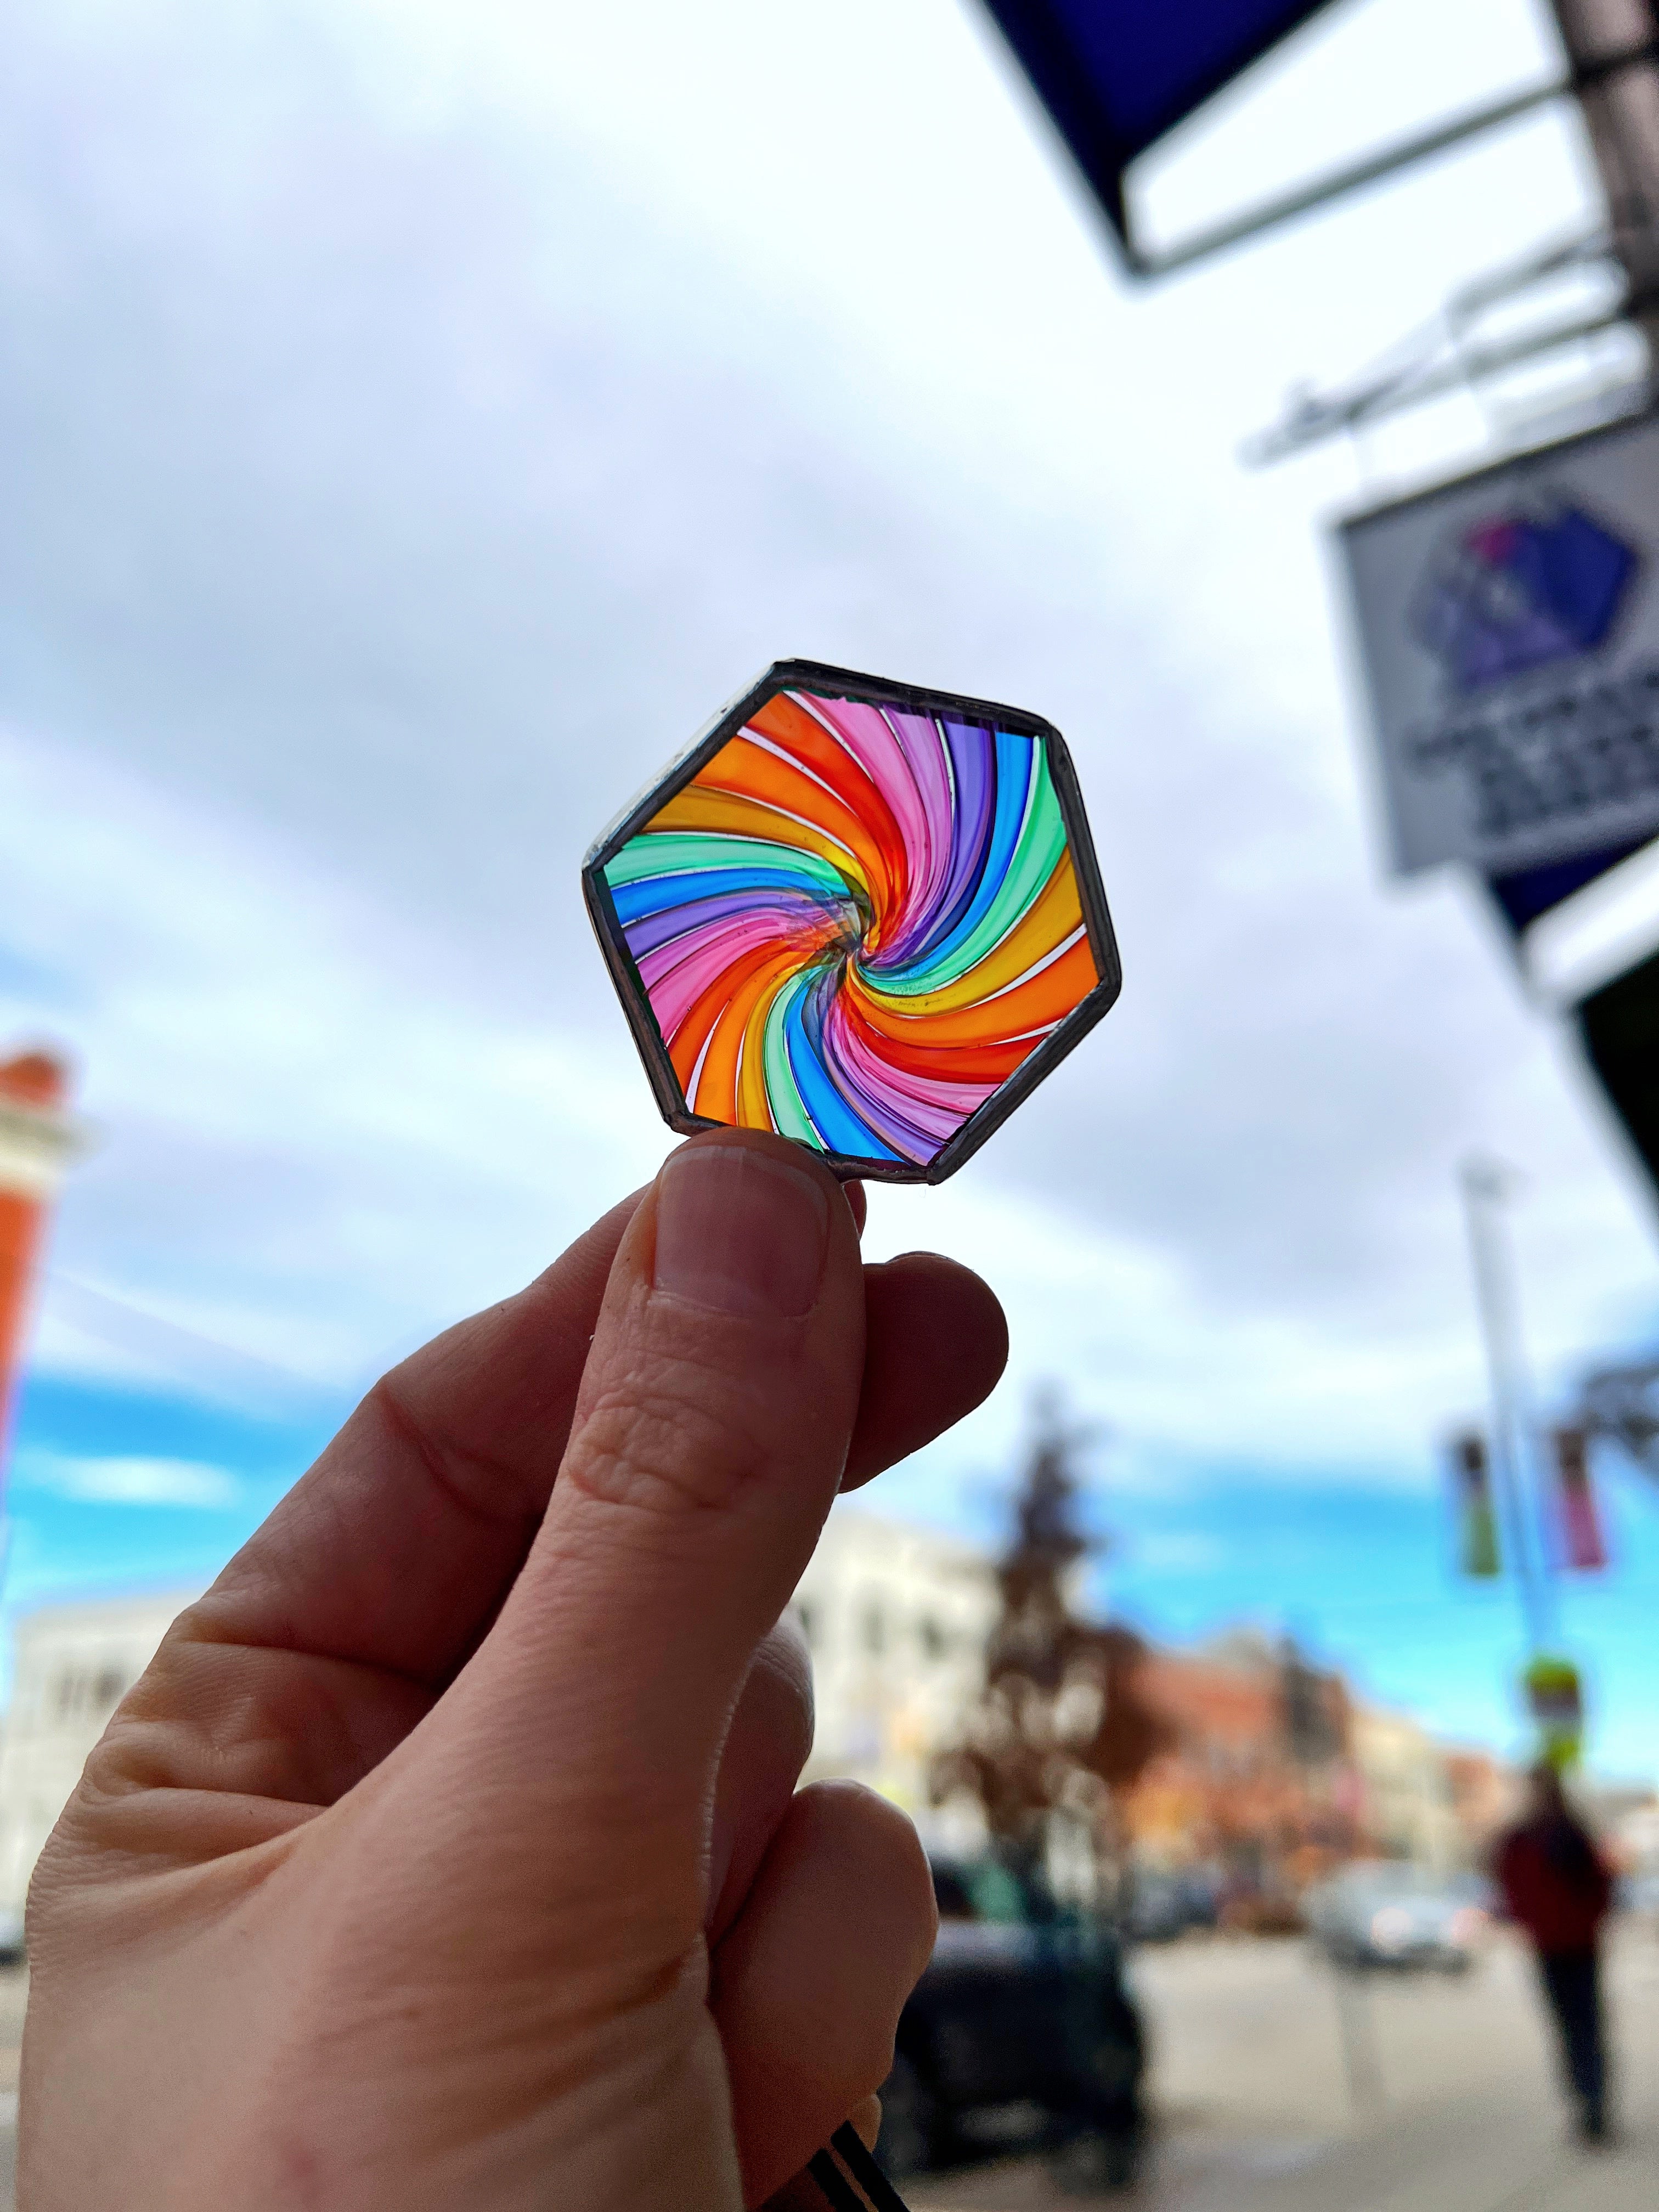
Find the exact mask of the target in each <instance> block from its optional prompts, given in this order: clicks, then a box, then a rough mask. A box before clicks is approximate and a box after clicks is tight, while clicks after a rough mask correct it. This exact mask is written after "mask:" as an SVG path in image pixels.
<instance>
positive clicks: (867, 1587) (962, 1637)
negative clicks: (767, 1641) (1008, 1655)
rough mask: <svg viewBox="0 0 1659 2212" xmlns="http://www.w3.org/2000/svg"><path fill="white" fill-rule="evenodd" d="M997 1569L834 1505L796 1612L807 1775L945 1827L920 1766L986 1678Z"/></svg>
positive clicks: (930, 1535) (972, 1550) (939, 1541)
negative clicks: (807, 1726) (812, 1723)
mask: <svg viewBox="0 0 1659 2212" xmlns="http://www.w3.org/2000/svg"><path fill="white" fill-rule="evenodd" d="M997 1609H998V1594H997V1583H996V1576H995V1572H994V1569H993V1566H992V1564H991V1561H990V1559H989V1558H988V1557H987V1554H986V1553H984V1552H982V1551H981V1550H979V1549H978V1548H977V1547H975V1546H974V1545H971V1544H967V1543H963V1542H962V1541H959V1540H958V1539H957V1538H954V1537H951V1536H946V1535H942V1534H939V1532H937V1531H936V1530H933V1529H926V1528H914V1527H910V1526H908V1525H905V1524H903V1523H902V1522H894V1521H888V1520H885V1519H884V1518H882V1517H881V1516H878V1515H876V1514H873V1513H867V1512H862V1511H860V1510H857V1509H849V1508H848V1507H845V1506H842V1507H839V1508H837V1510H836V1511H835V1512H834V1513H832V1514H831V1515H830V1516H829V1522H828V1524H827V1526H826V1527H825V1528H824V1532H823V1537H822V1539H821V1540H820V1541H819V1544H818V1547H817V1551H816V1552H815V1553H814V1554H813V1556H812V1559H811V1564H810V1565H809V1566H808V1567H807V1570H806V1572H805V1574H804V1575H803V1576H802V1577H801V1580H800V1586H799V1589H797V1591H796V1593H795V1600H794V1605H793V1612H794V1614H795V1618H796V1620H798V1621H799V1625H800V1626H801V1629H802V1630H803V1632H804V1633H805V1638H806V1641H807V1644H808V1647H809V1648H810V1650H811V1654H812V1679H813V1689H814V1695H815V1699H816V1704H817V1722H816V1727H815V1731H814V1735H813V1743H812V1756H811V1761H810V1763H809V1764H808V1766H807V1769H806V1779H807V1780H809V1781H817V1780H820V1779H826V1778H831V1777H836V1776H842V1777H846V1778H850V1779H852V1780H854V1781H859V1782H863V1783H866V1784H868V1785H869V1786H870V1787H871V1788H872V1789H875V1790H880V1791H881V1792H882V1793H883V1795H884V1796H888V1797H890V1798H891V1799H892V1800H893V1801H894V1802H895V1803H896V1804H898V1805H901V1806H902V1807H903V1808H904V1810H905V1811H906V1812H907V1813H908V1814H910V1815H911V1816H912V1818H913V1819H915V1820H918V1821H919V1822H920V1823H921V1825H922V1826H923V1827H924V1828H927V1827H930V1826H931V1827H933V1828H935V1829H939V1830H950V1829H951V1827H952V1826H953V1823H952V1821H951V1820H950V1819H949V1818H946V1819H945V1820H943V1821H941V1820H940V1818H939V1815H938V1814H937V1812H936V1810H935V1808H933V1807H932V1806H931V1805H930V1803H929V1797H928V1771H929V1768H930V1766H931V1765H932V1762H933V1756H934V1754H935V1753H937V1752H938V1751H939V1748H940V1747H941V1746H943V1745H945V1744H946V1743H948V1742H950V1741H951V1739H952V1736H953V1735H954V1733H955V1732H956V1730H957V1729H959V1728H960V1726H961V1723H962V1717H963V1714H964V1713H965V1712H966V1711H967V1710H968V1708H969V1705H971V1704H972V1702H973V1700H974V1699H975V1696H976V1695H977V1693H978V1691H979V1688H980V1686H981V1682H982V1681H983V1680H984V1671H985V1647H986V1644H987V1639H988V1638H989V1636H990V1633H991V1630H992V1628H993V1626H994V1623H995V1620H996V1617H997Z"/></svg>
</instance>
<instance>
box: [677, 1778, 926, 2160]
mask: <svg viewBox="0 0 1659 2212" xmlns="http://www.w3.org/2000/svg"><path fill="white" fill-rule="evenodd" d="M937 1924H938V1923H937V1915H936V1913H935V1911H934V1906H933V1885H932V1883H931V1881H929V1879H928V1874H927V1860H926V1859H925V1858H924V1857H923V1856H922V1851H921V1844H919V1843H918V1842H917V1840H916V1833H915V1829H914V1828H913V1827H912V1826H910V1823H909V1822H908V1820H906V1819H905V1818H904V1815H903V1814H902V1813H900V1812H898V1811H897V1810H896V1808H894V1807H893V1806H891V1805H890V1804H888V1802H886V1800H885V1799H884V1798H881V1797H878V1796H876V1795H875V1794H874V1792H873V1791H871V1790H861V1789H860V1788H859V1786H858V1785H857V1784H854V1783H847V1782H823V1783H817V1784H813V1785H812V1786H811V1788H810V1789H806V1790H802V1791H800V1793H799V1795H798V1796H796V1797H795V1798H794V1799H793V1801H792V1802H791V1804H790V1807H789V1811H788V1814H787V1816H786V1818H785V1820H784V1821H783V1822H782V1824H781V1826H780V1828H779V1830H778V1832H777V1834H776V1836H775V1838H774V1839H773V1843H772V1846H771V1849H770V1850H769V1851H768V1852H767V1855H766V1857H765V1860H764V1861H763V1864H762V1866H761V1869H760V1872H759V1874H758V1875H757V1878H756V1881H755V1885H754V1887H753V1888H752V1890H751V1891H750V1895H749V1899H748V1902H747V1903H746V1904H745V1905H744V1909H743V1911H742V1912H741V1914H740V1915H739V1916H738V1919H737V1921H736V1923H734V1924H733V1926H732V1929H731V1931H730V1933H729V1934H728V1935H727V1936H726V1938H725V1940H724V1941H723V1942H721V1944H720V1947H719V1948H718V1949H717V1950H716V1952H715V1954H714V1984H713V1989H712V1992H711V1996H710V2006H711V2008H712V2010H713V2012H714V2021H715V2024H716V2026H717V2027H719V2029H720V2040H721V2042H722V2043H723V2045H725V2049H726V2074H727V2076H728V2078H729V2080H730V2081H731V2085H732V2118H733V2124H734V2126H735V2128H736V2132H737V2139H738V2157H739V2158H740V2160H742V2164H743V2175H744V2203H749V2204H754V2203H760V2202H761V2201H762V2200H763V2199H764V2198H765V2197H767V2196H768V2195H769V2193H770V2192H771V2191H774V2190H775V2189H777V2188H778V2187H779V2186H780V2185H781V2184H782V2183H783V2182H785V2181H787V2179H789V2177H790V2176H791V2175H793V2174H795V2173H797V2172H799V2170H800V2168H801V2167H802V2166H805V2163H806V2161H807V2160H808V2159H809V2158H811V2155H812V2154H813V2152H814V2151H816V2150H817V2149H818V2148H820V2147H821V2146H822V2145H823V2144H824V2143H826V2142H829V2137H830V2136H831V2135H832V2134H833V2133H834V2132H835V2130H836V2129H837V2128H838V2127H839V2126H840V2125H841V2124H842V2121H843V2120H845V2119H846V2118H847V2117H848V2114H849V2113H850V2112H854V2111H856V2110H857V2109H858V2108H859V2107H860V2106H861V2105H862V2104H863V2103H864V2100H866V2098H870V2097H872V2096H873V2095H874V2094H875V2093H876V2091H877V2090H878V2089H879V2088H880V2087H881V2085H882V2083H883V2082H884V2081H885V2080H886V2078H887V2075H888V2074H889V2072H890V2069H891V2067H892V2063H893V2037H894V2034H895V2032H896V2029H897V2027H898V2017H899V2014H900V2012H901V2011H902V2009H903V2006H904V2001H905V1999H906V1997H907V1996H908V1995H909V1994H910V1991H911V1990H912V1989H913V1988H914V1987H915V1984H916V1980H917V1978H918V1977H919V1976H920V1974H921V1970H922V1968H923V1967H924V1966H926V1965H927V1960H928V1957H929V1955H930V1954H931V1953H932V1950H933V1936H934V1932H935V1929H936V1927H937Z"/></svg>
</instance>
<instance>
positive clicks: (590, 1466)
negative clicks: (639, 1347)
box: [561, 1359, 776, 1515]
mask: <svg viewBox="0 0 1659 2212" xmlns="http://www.w3.org/2000/svg"><path fill="white" fill-rule="evenodd" d="M767 1428H768V1424H767V1423H766V1422H765V1420H764V1419H763V1418H762V1417H761V1414H760V1412H759V1409H758V1408H757V1407H756V1405H755V1404H754V1402H753V1400H752V1399H751V1397H750V1395H749V1394H748V1393H747V1392H746V1391H745V1390H744V1388H743V1386H742V1385H741V1383H738V1382H736V1381H734V1380H732V1378H728V1377H726V1376H711V1375H710V1373H709V1371H708V1369H707V1368H706V1367H704V1366H702V1365H701V1364H696V1363H694V1362H692V1361H690V1360H685V1359H677V1360H669V1361H665V1362H660V1363H658V1364H654V1365H653V1370H652V1371H651V1373H650V1374H649V1375H648V1376H633V1377H629V1379H628V1380H627V1381H625V1382H621V1383H616V1384H612V1385H609V1386H606V1387H605V1388H603V1389H601V1390H600V1392H599V1395H597V1396H596V1397H595V1399H594V1401H593V1402H592V1405H591V1407H589V1408H588V1410H587V1413H586V1419H584V1420H583V1422H582V1425H581V1427H580V1431H579V1432H578V1433H577V1434H576V1435H575V1436H574V1437H573V1438H572V1439H571V1442H570V1445H569V1448H568V1450H567V1452H566V1454H565V1460H564V1466H563V1468H562V1471H561V1472H562V1479H563V1480H566V1481H568V1482H569V1483H570V1484H571V1485H572V1486H574V1488H576V1489H577V1490H580V1491H581V1492H584V1493H585V1494H586V1495H587V1496H589V1497H591V1498H596V1499H598V1500H599V1501H600V1502H601V1503H604V1504H611V1505H623V1506H628V1507H631V1508H635V1509H636V1510H641V1511H643V1512H646V1513H648V1514H653V1515H673V1514H678V1513H684V1512H688V1511H690V1512H705V1511H713V1512H724V1511H729V1510H731V1509H732V1507H733V1506H735V1505H736V1504H738V1503H739V1502H740V1500H741V1499H742V1498H743V1497H744V1494H745V1493H746V1492H749V1491H750V1490H751V1489H752V1488H753V1487H754V1486H756V1485H757V1483H758V1482H759V1481H760V1480H761V1479H762V1478H763V1476H764V1475H765V1474H767V1472H768V1471H769V1468H770V1467H771V1466H772V1464H773V1462H774V1460H775V1456H776V1447H775V1442H774V1440H773V1439H772V1438H771V1437H769V1435H768V1433H767Z"/></svg>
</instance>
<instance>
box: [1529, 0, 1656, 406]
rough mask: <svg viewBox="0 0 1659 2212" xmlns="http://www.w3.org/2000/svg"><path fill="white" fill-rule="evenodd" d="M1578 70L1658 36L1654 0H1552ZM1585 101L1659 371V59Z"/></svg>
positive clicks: (1634, 307)
mask: <svg viewBox="0 0 1659 2212" xmlns="http://www.w3.org/2000/svg"><path fill="white" fill-rule="evenodd" d="M1552 6H1553V10H1554V15H1555V21H1556V25H1557V27H1558V28H1559V31H1560V33H1561V43H1562V44H1563V46H1565V48H1566V51H1567V58H1568V60H1569V62H1571V64H1572V67H1573V69H1574V70H1594V69H1595V67H1596V66H1597V64H1601V63H1605V62H1606V61H1607V60H1608V59H1609V58H1611V57H1613V56H1615V55H1618V54H1627V53H1634V52H1639V51H1640V50H1642V49H1643V48H1644V47H1650V46H1653V45H1654V43H1655V41H1656V40H1659V20H1656V15H1655V10H1654V8H1653V5H1652V0H1552ZM1577 99H1578V105H1579V107H1580V109H1581V111H1582V112H1583V118H1584V127H1585V129H1586V130H1587V131H1589V141H1590V147H1591V149H1592V151H1593V152H1594V154H1595V166H1596V168H1597V169H1598V171H1599V172H1600V173H1601V189H1602V191H1603V192H1604V193H1605V194H1606V196H1607V222H1608V226H1609V228H1610V229H1611V232H1612V235H1613V252H1614V253H1615V254H1616V256H1617V257H1618V258H1619V260H1620V263H1621V264H1623V267H1624V270H1625V274H1626V277H1627V278H1628V280H1629V283H1630V299H1631V316H1630V319H1631V321H1632V322H1633V323H1634V324H1635V325H1636V326H1637V328H1638V330H1640V331H1641V332H1642V334H1643V336H1644V337H1645V338H1646V340H1647V342H1648V368H1649V373H1650V375H1651V374H1655V373H1656V372H1659V58H1652V59H1648V60H1644V61H1642V62H1637V63H1632V64H1631V65H1630V66H1629V67H1628V68H1626V69H1621V70H1614V71H1613V72H1612V73H1611V74H1609V75H1607V76H1601V77H1598V78H1596V79H1595V82H1591V83H1589V84H1586V85H1584V86H1583V88H1581V89H1580V91H1579V93H1578V95H1577Z"/></svg>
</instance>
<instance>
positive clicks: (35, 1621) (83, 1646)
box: [0, 1590, 196, 1923]
mask: <svg viewBox="0 0 1659 2212" xmlns="http://www.w3.org/2000/svg"><path fill="white" fill-rule="evenodd" d="M194 1595H196V1593H195V1592H194V1591H188V1590H186V1591H174V1592H171V1593H168V1594H167V1595H161V1594H157V1595H146V1596H139V1597H115V1598H98V1599H93V1600H88V1601H87V1602H86V1603H84V1604H80V1605H46V1606H41V1607H39V1608H38V1609H37V1610H36V1611H34V1612H33V1613H24V1614H22V1615H21V1616H20V1618H19V1619H18V1620H17V1622H16V1625H15V1630H14V1632H13V1667H12V1689H11V1703H10V1705H9V1706H8V1707H7V1709H6V1717H5V1728H4V1733H3V1735H0V1923H13V1922H15V1917H17V1916H21V1912H22V1910H23V1902H24V1899H25V1898H26V1897H27V1894H28V1886H29V1876H30V1875H32V1874H33V1871H34V1862H35V1861H36V1859H37V1858H39V1857H40V1851H41V1849H42V1847H43V1845H44V1844H45V1843H46V1838H47V1837H48V1836H49V1835H50V1834H51V1833H52V1828H53V1826H55V1825H56V1822H57V1820H58V1814H60V1813H61V1812H62V1811H63V1809H64V1805H65V1804H66V1803H67V1802H68V1801H69V1797H70V1792H71V1791H72V1790H74V1788H75V1785H76V1783H77V1782H78V1781H79V1779H80V1778H81V1770H82V1767H83V1766H84V1765H86V1762H87V1757H88V1753H89V1752H90V1751H91V1750H92V1747H93V1746H94V1744H95V1743H96V1742H97V1741H98V1739H99V1737H100V1735H102V1734H103V1732H104V1728H105V1724H106V1722H107V1721H108V1719H109V1717H110V1715H111V1714H112V1712H113V1711H115V1708H116V1706H117V1705H118V1704H119V1703H120V1701H121V1699H123V1698H124V1697H125V1695H126V1693H127V1692H128V1690H129V1689H130V1688H131V1686H132V1685H133V1683H134V1682H136V1681H137V1679H138V1677H139V1676H140V1674H143V1671H144V1669H145V1668H146V1667H148V1666H149V1662H150V1661H151V1659H152V1658H153V1657H154V1656H155V1650H156V1647H157V1645H158V1644H160V1643H161V1638H162V1637H163V1636H164V1635H165V1634H166V1633H167V1629H168V1627H169V1626H170V1625H171V1623H172V1622H173V1620H174V1619H175V1618H176V1616H177V1615H178V1614H179V1612H180V1611H181V1610H182V1609H183V1607H185V1606H186V1605H188V1604H189V1603H190V1601H191V1598H192V1597H193V1596H194Z"/></svg>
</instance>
